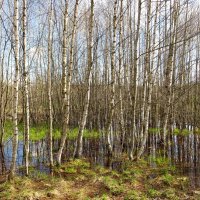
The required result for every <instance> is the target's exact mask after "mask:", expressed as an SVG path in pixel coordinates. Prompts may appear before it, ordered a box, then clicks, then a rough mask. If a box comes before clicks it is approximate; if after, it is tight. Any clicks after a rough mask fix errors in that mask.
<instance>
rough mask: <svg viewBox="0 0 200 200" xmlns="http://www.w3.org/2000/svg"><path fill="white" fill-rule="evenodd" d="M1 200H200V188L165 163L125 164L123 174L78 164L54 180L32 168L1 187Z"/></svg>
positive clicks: (61, 169) (58, 170)
mask: <svg viewBox="0 0 200 200" xmlns="http://www.w3.org/2000/svg"><path fill="white" fill-rule="evenodd" d="M0 199H1V200H9V199H14V200H18V199H27V200H28V199H30V200H34V199H35V200H36V199H38V200H46V199H53V200H56V199H61V200H62V199H63V200H64V199H71V200H90V199H96V200H97V199H99V200H100V199H101V200H109V199H116V200H120V199H124V200H139V199H141V200H143V199H144V200H145V199H157V200H158V199H172V200H176V199H180V200H184V199H189V200H192V199H194V200H198V199H200V188H199V189H197V188H196V189H191V187H190V184H189V181H188V179H187V177H183V176H178V175H177V173H176V169H175V167H172V166H169V165H168V164H167V163H166V162H164V161H163V160H157V167H154V168H152V167H150V166H149V165H148V163H147V162H145V161H143V160H141V161H138V162H133V163H131V162H129V161H125V162H123V170H119V171H115V170H110V169H106V168H103V167H100V166H91V165H90V163H89V162H87V161H86V160H74V161H70V162H67V163H66V164H64V165H62V166H61V167H59V168H58V167H56V168H55V174H54V176H51V175H48V174H46V173H41V172H39V171H37V170H35V169H33V168H31V169H30V176H29V177H24V176H23V177H21V176H18V177H16V178H15V179H14V180H12V181H10V182H5V183H3V184H0Z"/></svg>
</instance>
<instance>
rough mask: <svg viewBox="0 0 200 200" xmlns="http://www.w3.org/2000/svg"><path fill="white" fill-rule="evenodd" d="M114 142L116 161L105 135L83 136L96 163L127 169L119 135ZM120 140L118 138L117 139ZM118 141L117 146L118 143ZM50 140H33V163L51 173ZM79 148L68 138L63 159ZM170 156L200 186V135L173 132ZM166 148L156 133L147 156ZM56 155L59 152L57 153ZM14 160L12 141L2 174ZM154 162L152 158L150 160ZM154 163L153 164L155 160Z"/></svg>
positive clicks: (1, 154)
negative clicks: (108, 147)
mask: <svg viewBox="0 0 200 200" xmlns="http://www.w3.org/2000/svg"><path fill="white" fill-rule="evenodd" d="M113 140H116V142H114V143H113V144H115V146H114V147H113V150H114V155H115V157H116V158H119V159H117V161H116V160H115V161H112V160H110V159H109V158H108V156H107V148H106V145H105V144H106V142H105V137H103V136H101V137H100V138H98V139H97V138H93V139H86V138H84V139H83V156H84V157H86V158H88V159H89V161H90V162H91V163H92V164H94V165H95V164H98V165H102V166H106V167H110V168H112V169H115V170H119V171H120V170H123V168H122V166H123V165H122V161H120V157H121V155H122V154H121V150H120V149H121V144H120V140H119V138H113ZM117 140H118V141H117ZM53 144H54V148H53V149H54V152H57V150H58V147H59V140H54V142H53ZM116 144H117V145H116ZM47 146H48V145H47V143H46V140H41V141H36V142H31V143H30V165H31V166H34V167H35V168H36V169H38V170H40V171H42V172H46V173H49V172H50V170H49V167H48V153H47V152H48V151H47V148H48V147H47ZM74 147H75V140H68V141H67V142H66V147H65V150H64V153H63V157H62V159H63V161H67V160H69V158H72V157H73V153H74ZM23 148H24V147H23V141H19V145H18V157H17V165H18V169H19V170H18V173H21V171H20V167H21V166H24V149H23ZM167 149H168V152H167V157H168V158H169V159H170V160H171V164H175V165H176V166H177V168H178V172H179V173H180V174H181V175H184V176H188V177H189V179H190V182H191V187H200V167H199V166H200V157H199V156H200V144H199V136H197V135H194V134H190V135H188V136H184V137H181V136H177V135H173V136H171V138H170V142H169V145H168V148H167ZM161 152H162V149H161V148H160V146H159V135H156V134H155V135H152V136H151V137H149V141H148V143H147V145H146V155H147V156H149V157H150V158H156V157H157V156H158V157H159V156H160V155H161ZM54 158H56V153H54ZM11 159H12V141H11V140H9V141H7V143H5V145H4V148H0V164H1V165H0V173H2V174H3V173H4V172H5V169H9V167H10V163H11ZM149 160H150V162H152V160H151V159H149ZM151 164H152V166H153V163H151Z"/></svg>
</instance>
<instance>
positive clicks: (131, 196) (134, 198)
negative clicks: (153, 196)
mask: <svg viewBox="0 0 200 200" xmlns="http://www.w3.org/2000/svg"><path fill="white" fill-rule="evenodd" d="M145 199H147V198H146V197H145V196H144V195H142V194H141V193H140V192H138V191H136V190H131V191H129V192H128V193H127V194H126V195H125V197H124V200H145Z"/></svg>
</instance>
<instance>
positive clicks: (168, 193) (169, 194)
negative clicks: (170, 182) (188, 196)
mask: <svg viewBox="0 0 200 200" xmlns="http://www.w3.org/2000/svg"><path fill="white" fill-rule="evenodd" d="M162 197H164V198H167V199H171V200H179V199H180V198H179V197H178V196H177V195H176V190H175V189H174V188H169V189H166V190H165V191H164V192H163V193H162Z"/></svg>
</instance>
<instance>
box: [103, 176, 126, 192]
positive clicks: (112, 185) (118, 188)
mask: <svg viewBox="0 0 200 200" xmlns="http://www.w3.org/2000/svg"><path fill="white" fill-rule="evenodd" d="M103 184H104V185H105V186H106V188H107V189H109V190H110V192H111V193H112V194H113V195H119V194H121V193H123V191H124V189H123V186H122V185H120V184H119V182H118V181H117V180H116V179H113V178H111V177H110V176H105V177H103Z"/></svg>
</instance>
